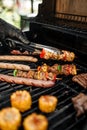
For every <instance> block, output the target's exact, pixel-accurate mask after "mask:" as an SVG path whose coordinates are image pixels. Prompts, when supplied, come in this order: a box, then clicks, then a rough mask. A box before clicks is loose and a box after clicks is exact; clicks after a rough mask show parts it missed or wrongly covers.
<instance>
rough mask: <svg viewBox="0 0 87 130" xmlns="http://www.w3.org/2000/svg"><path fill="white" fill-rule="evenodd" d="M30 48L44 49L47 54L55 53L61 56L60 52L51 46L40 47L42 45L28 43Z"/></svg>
mask: <svg viewBox="0 0 87 130" xmlns="http://www.w3.org/2000/svg"><path fill="white" fill-rule="evenodd" d="M29 46H30V47H34V48H36V49H40V50H42V49H44V50H47V51H48V52H52V53H56V54H61V50H60V49H58V48H55V47H52V46H46V45H42V44H38V43H33V42H30V45H29Z"/></svg>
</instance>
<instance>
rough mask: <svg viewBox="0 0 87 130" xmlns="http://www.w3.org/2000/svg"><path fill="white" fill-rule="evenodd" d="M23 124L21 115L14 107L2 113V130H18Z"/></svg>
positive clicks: (5, 109)
mask: <svg viewBox="0 0 87 130" xmlns="http://www.w3.org/2000/svg"><path fill="white" fill-rule="evenodd" d="M20 124H21V114H20V112H19V111H18V109H16V108H14V107H8V108H4V109H2V110H1V111H0V130H6V129H7V130H18V128H19V126H20Z"/></svg>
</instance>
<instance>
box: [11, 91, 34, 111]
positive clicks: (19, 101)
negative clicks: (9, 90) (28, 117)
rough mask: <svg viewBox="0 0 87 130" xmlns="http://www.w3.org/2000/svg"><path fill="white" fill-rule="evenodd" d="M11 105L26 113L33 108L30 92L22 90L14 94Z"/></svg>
mask: <svg viewBox="0 0 87 130" xmlns="http://www.w3.org/2000/svg"><path fill="white" fill-rule="evenodd" d="M10 99H11V105H12V106H13V107H15V108H17V109H18V110H19V111H21V112H24V111H26V110H28V109H30V108H31V105H32V99H31V95H30V93H29V92H27V91H26V90H23V91H22V90H20V91H16V92H14V93H13V94H12V95H11V97H10Z"/></svg>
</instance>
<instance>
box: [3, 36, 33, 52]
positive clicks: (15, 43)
mask: <svg viewBox="0 0 87 130" xmlns="http://www.w3.org/2000/svg"><path fill="white" fill-rule="evenodd" d="M5 44H6V46H7V47H9V48H10V49H15V48H17V47H19V48H23V49H26V50H27V51H29V52H34V51H35V48H34V47H31V46H29V45H26V44H24V43H23V42H20V41H17V40H14V39H10V38H6V39H5Z"/></svg>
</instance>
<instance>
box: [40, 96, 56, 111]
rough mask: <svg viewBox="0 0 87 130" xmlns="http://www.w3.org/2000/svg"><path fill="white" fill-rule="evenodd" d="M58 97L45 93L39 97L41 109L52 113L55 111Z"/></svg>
mask: <svg viewBox="0 0 87 130" xmlns="http://www.w3.org/2000/svg"><path fill="white" fill-rule="evenodd" d="M57 102H58V99H57V98H56V97H55V96H50V95H44V96H41V97H40V98H39V109H40V110H41V111H42V112H45V113H50V112H53V111H55V109H56V106H57Z"/></svg>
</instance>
